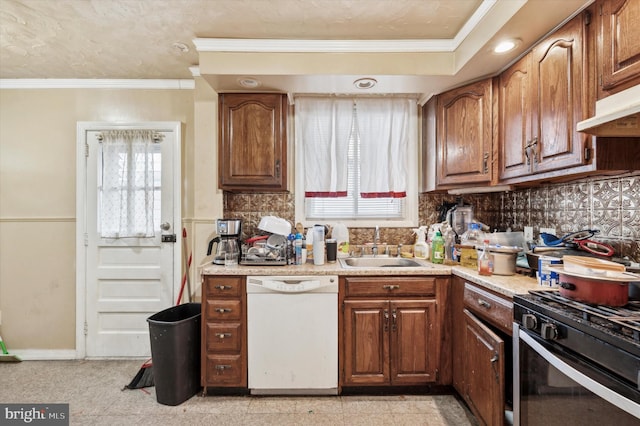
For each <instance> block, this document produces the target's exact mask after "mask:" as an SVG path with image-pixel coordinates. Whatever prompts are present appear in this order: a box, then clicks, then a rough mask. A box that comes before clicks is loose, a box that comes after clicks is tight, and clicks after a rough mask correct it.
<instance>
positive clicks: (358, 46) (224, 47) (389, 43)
mask: <svg viewBox="0 0 640 426" xmlns="http://www.w3.org/2000/svg"><path fill="white" fill-rule="evenodd" d="M192 41H193V44H194V45H195V47H196V50H197V51H198V52H265V53H292V52H298V53H302V52H305V53H347V52H348V53H391V52H394V53H403V52H452V51H453V50H454V49H455V47H456V46H455V44H454V43H455V42H454V40H450V39H446V40H280V39H278V40H265V39H231V38H196V39H193V40H192Z"/></svg>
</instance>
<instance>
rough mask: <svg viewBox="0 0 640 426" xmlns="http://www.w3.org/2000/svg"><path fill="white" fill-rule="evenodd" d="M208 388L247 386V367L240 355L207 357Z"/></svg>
mask: <svg viewBox="0 0 640 426" xmlns="http://www.w3.org/2000/svg"><path fill="white" fill-rule="evenodd" d="M205 371H206V375H207V376H206V378H205V379H206V384H207V386H234V387H235V386H238V387H240V386H246V385H247V381H246V377H247V374H246V366H245V365H244V362H243V358H242V357H241V356H240V355H207V359H206V368H205Z"/></svg>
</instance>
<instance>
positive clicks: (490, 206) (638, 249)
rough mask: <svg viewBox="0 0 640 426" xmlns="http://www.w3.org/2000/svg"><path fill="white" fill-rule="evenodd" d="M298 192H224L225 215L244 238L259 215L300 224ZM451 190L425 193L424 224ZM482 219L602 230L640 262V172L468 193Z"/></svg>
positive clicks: (366, 236) (357, 238)
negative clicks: (239, 221)
mask: <svg viewBox="0 0 640 426" xmlns="http://www.w3.org/2000/svg"><path fill="white" fill-rule="evenodd" d="M294 198H295V197H294V195H293V193H256V194H253V193H231V192H225V193H224V214H225V217H229V218H238V219H242V221H243V237H244V238H248V237H250V236H252V235H255V234H257V233H259V230H258V228H257V226H258V223H259V222H260V218H261V217H262V216H266V215H275V216H279V217H282V218H284V219H287V220H288V221H290V222H291V223H292V224H293V223H295V208H294V207H295V204H294V203H295V199H294ZM455 201H456V197H455V196H453V195H448V194H420V197H419V208H420V224H421V225H430V224H432V223H436V222H437V221H438V216H439V207H440V206H441V205H442V204H443V203H445V202H446V203H453V202H455ZM463 201H464V202H465V203H466V204H470V205H472V206H473V207H474V213H475V217H476V219H477V220H479V221H481V222H483V223H485V224H487V225H488V226H489V227H490V228H491V229H492V230H493V229H497V230H499V231H504V230H506V229H508V228H510V229H511V230H514V231H522V230H523V229H524V227H525V226H532V227H533V228H534V234H535V235H536V236H537V234H538V233H539V230H540V228H541V227H543V228H554V229H556V234H557V235H558V236H562V235H565V234H567V233H569V232H574V231H579V230H582V229H597V230H599V231H600V232H599V233H598V234H596V236H595V237H594V239H596V240H598V241H601V242H604V243H608V244H610V245H612V246H613V247H614V249H615V253H616V256H622V257H624V256H628V257H629V258H630V259H631V260H633V261H635V262H638V261H640V174H632V175H623V176H616V177H601V178H589V179H584V180H579V181H573V182H570V183H561V184H545V185H540V186H536V187H533V188H526V189H516V190H514V191H510V192H499V193H490V194H472V195H465V196H464V197H463ZM349 234H350V236H349V238H350V240H351V242H352V243H355V244H363V243H366V242H370V241H371V238H372V236H373V230H372V229H371V228H350V229H349ZM380 237H381V240H382V241H384V242H388V243H390V244H398V243H401V244H413V242H414V235H413V232H412V231H411V229H408V228H384V229H381V230H380Z"/></svg>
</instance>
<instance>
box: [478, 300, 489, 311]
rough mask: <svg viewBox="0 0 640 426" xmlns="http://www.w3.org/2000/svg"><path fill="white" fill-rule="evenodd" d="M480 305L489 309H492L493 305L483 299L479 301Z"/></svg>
mask: <svg viewBox="0 0 640 426" xmlns="http://www.w3.org/2000/svg"><path fill="white" fill-rule="evenodd" d="M478 305H480V306H482V307H485V308H487V309H489V308H491V303H489V302H487V301H486V300H483V299H478Z"/></svg>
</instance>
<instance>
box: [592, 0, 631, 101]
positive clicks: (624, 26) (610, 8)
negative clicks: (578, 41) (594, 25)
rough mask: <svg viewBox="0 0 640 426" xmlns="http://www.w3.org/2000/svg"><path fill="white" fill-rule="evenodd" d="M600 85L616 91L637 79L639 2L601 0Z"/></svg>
mask: <svg viewBox="0 0 640 426" xmlns="http://www.w3.org/2000/svg"><path fill="white" fill-rule="evenodd" d="M598 6H599V7H600V19H601V27H600V28H601V31H602V58H601V60H600V61H599V63H600V66H601V76H602V89H603V90H604V91H607V92H609V93H615V92H617V91H619V90H622V89H626V88H628V87H631V86H633V85H636V84H639V83H640V25H638V23H639V22H640V2H638V1H637V0H607V1H602V0H601V1H600V2H599V5H598Z"/></svg>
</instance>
